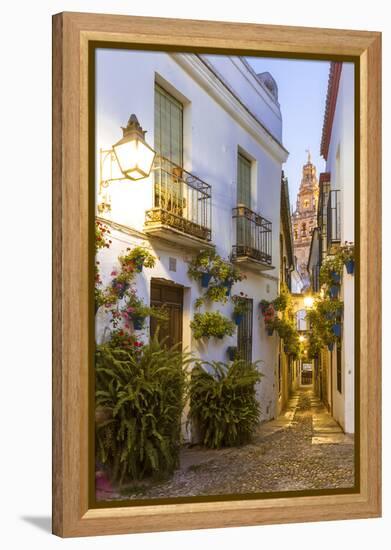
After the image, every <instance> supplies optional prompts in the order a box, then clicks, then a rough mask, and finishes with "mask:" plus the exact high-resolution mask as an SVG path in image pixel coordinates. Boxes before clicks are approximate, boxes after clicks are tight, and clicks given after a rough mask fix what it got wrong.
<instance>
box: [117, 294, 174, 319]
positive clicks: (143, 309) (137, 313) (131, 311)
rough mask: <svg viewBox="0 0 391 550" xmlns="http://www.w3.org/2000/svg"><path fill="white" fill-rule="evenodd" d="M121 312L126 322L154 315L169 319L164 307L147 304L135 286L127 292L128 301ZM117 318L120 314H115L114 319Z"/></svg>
mask: <svg viewBox="0 0 391 550" xmlns="http://www.w3.org/2000/svg"><path fill="white" fill-rule="evenodd" d="M120 313H121V316H122V317H123V319H124V320H125V322H126V321H127V320H128V321H130V320H135V319H146V318H147V317H154V318H155V319H157V320H158V321H163V322H165V321H168V318H169V315H168V312H167V311H166V310H165V309H164V308H157V307H149V306H147V305H146V304H145V302H144V300H142V298H139V297H138V296H137V293H136V290H135V289H134V288H131V289H130V290H129V292H128V293H127V295H126V303H125V304H124V306H123V307H122V308H121V309H120ZM112 314H113V312H112ZM116 318H118V316H117V315H116V314H114V316H113V319H116ZM125 326H126V325H125Z"/></svg>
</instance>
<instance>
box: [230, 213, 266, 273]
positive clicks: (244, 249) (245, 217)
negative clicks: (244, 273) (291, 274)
mask: <svg viewBox="0 0 391 550" xmlns="http://www.w3.org/2000/svg"><path fill="white" fill-rule="evenodd" d="M232 217H233V220H234V224H235V229H236V244H235V245H234V246H233V247H232V259H233V260H234V261H237V262H246V263H248V264H250V266H251V264H257V266H258V267H259V268H260V269H272V223H271V222H270V221H268V220H266V219H265V218H263V217H262V216H260V215H259V214H256V213H255V212H253V211H252V210H250V209H249V208H247V207H246V206H244V205H241V204H239V205H238V206H237V207H236V208H234V209H233V210H232Z"/></svg>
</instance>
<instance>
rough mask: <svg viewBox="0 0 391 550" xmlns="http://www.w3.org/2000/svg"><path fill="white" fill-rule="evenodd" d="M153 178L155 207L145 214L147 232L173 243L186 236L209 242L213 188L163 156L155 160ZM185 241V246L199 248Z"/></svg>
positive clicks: (187, 240)
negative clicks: (181, 236)
mask: <svg viewBox="0 0 391 550" xmlns="http://www.w3.org/2000/svg"><path fill="white" fill-rule="evenodd" d="M154 178H155V181H154V185H153V205H154V206H153V208H151V209H150V210H147V212H146V219H145V232H146V233H148V234H151V235H155V236H158V237H159V236H160V237H162V238H166V239H170V240H174V239H175V240H178V239H179V241H180V240H181V239H180V235H184V236H187V237H190V238H191V239H193V240H195V241H204V242H209V241H210V240H211V236H212V231H211V199H212V193H211V186H210V185H209V184H208V183H205V182H204V181H202V180H201V179H199V178H197V177H196V176H194V175H193V174H190V173H189V172H187V171H186V170H184V169H183V168H182V167H180V166H178V165H176V164H174V163H173V162H171V161H169V160H168V159H166V158H164V157H158V158H157V160H156V161H155V165H154ZM185 241H186V242H185ZM185 241H184V242H183V244H188V245H189V246H192V245H194V246H197V243H196V242H195V243H192V242H191V241H189V239H185Z"/></svg>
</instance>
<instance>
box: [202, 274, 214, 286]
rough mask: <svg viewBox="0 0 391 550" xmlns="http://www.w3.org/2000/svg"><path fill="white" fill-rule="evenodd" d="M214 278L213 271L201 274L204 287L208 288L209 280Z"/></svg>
mask: <svg viewBox="0 0 391 550" xmlns="http://www.w3.org/2000/svg"><path fill="white" fill-rule="evenodd" d="M211 278H212V274H211V273H202V274H201V286H202V288H208V285H209V282H210V280H211Z"/></svg>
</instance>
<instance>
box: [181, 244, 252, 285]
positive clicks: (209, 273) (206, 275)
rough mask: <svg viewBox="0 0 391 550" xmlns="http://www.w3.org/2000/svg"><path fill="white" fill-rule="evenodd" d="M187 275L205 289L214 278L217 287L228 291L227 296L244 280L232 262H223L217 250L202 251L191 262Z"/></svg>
mask: <svg viewBox="0 0 391 550" xmlns="http://www.w3.org/2000/svg"><path fill="white" fill-rule="evenodd" d="M187 273H188V275H189V277H191V278H192V279H195V280H197V281H199V282H200V283H201V286H202V287H203V288H207V287H208V286H209V283H210V281H211V279H212V278H213V279H214V281H215V284H216V285H220V286H223V287H224V288H225V289H226V295H227V296H229V294H230V292H231V288H232V285H233V284H234V283H236V282H237V281H241V280H242V279H243V278H244V276H243V275H242V274H241V273H240V271H239V270H238V269H237V268H236V267H235V266H234V265H232V264H231V262H228V261H226V260H223V258H222V257H221V256H219V255H218V254H217V253H216V251H215V250H202V251H201V252H200V253H199V254H198V255H197V256H196V257H195V258H193V260H192V261H191V262H189V268H188V271H187Z"/></svg>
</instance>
